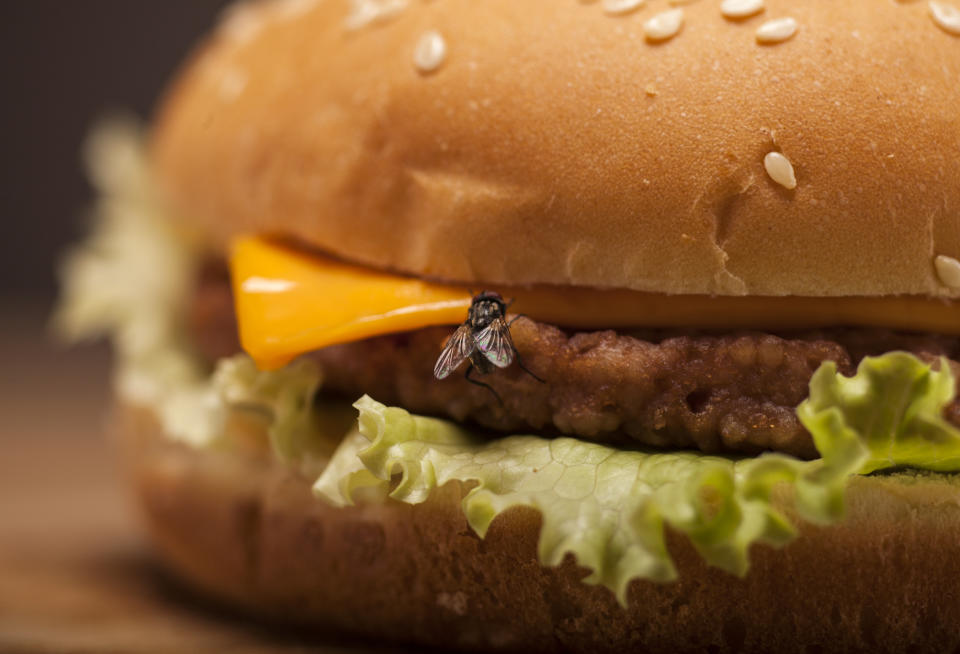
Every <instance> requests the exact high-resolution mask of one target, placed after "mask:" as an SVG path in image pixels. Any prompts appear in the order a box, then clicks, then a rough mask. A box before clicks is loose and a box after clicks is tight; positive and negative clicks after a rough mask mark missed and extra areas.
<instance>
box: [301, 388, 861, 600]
mask: <svg viewBox="0 0 960 654" xmlns="http://www.w3.org/2000/svg"><path fill="white" fill-rule="evenodd" d="M354 406H355V407H356V408H357V409H358V410H359V412H360V416H359V420H358V430H357V432H356V433H355V434H354V435H352V436H351V437H350V438H348V439H347V440H346V441H344V443H343V445H341V447H340V449H339V450H338V452H337V453H336V454H335V455H334V458H333V460H332V461H331V462H330V464H329V465H328V466H327V468H326V470H325V471H324V472H323V474H322V475H321V476H320V478H319V479H318V480H317V482H316V484H315V486H314V491H315V493H316V494H317V495H319V496H320V497H323V498H325V499H327V500H328V501H329V502H331V503H333V504H334V505H337V506H342V505H345V504H351V503H353V501H354V499H355V497H356V496H357V495H365V494H366V492H367V491H369V490H374V491H376V492H378V493H380V494H385V493H387V492H389V495H390V497H392V498H394V499H397V500H400V501H403V502H408V503H411V504H416V503H419V502H423V501H424V500H426V499H427V497H428V496H429V494H430V493H431V491H432V490H433V489H435V488H437V487H438V486H442V485H443V484H445V483H447V482H449V481H453V480H457V481H461V482H464V483H468V484H475V485H473V488H472V489H471V490H470V491H469V492H468V493H467V495H466V497H465V498H464V500H463V510H464V513H465V514H466V516H467V520H468V522H469V524H470V526H471V527H472V528H473V529H474V530H475V531H476V532H477V533H478V534H479V535H480V536H483V535H484V534H486V531H487V529H488V528H489V526H490V523H491V522H492V521H493V519H494V518H495V517H496V516H497V515H499V514H500V513H502V512H503V511H505V510H507V509H508V508H510V507H512V506H520V505H522V506H530V507H533V508H535V509H537V510H539V511H540V512H541V514H542V516H543V527H542V531H541V534H540V541H539V555H540V560H541V561H542V562H543V563H544V564H546V565H558V564H559V563H560V562H561V561H562V559H563V558H564V556H565V555H566V554H567V553H572V554H573V555H574V556H576V558H577V561H578V562H579V563H580V564H581V565H583V566H585V567H587V568H589V569H590V570H591V574H590V576H588V577H587V578H586V581H587V582H588V583H594V584H602V585H604V586H607V587H608V588H610V589H611V590H613V591H614V592H615V593H616V594H617V597H618V598H619V599H620V601H621V602H625V601H626V591H627V585H628V584H629V582H630V581H631V580H632V579H634V578H637V577H642V578H645V579H653V580H657V581H668V580H671V579H674V578H675V577H676V574H677V573H676V569H675V567H674V565H673V562H672V560H671V559H670V555H669V552H668V551H667V547H666V541H665V533H664V527H665V525H670V526H671V527H672V528H674V529H676V530H678V531H680V532H682V533H684V534H686V535H687V536H688V537H689V538H690V540H691V542H692V543H693V544H694V546H695V547H696V548H697V549H698V551H699V552H700V554H701V555H702V556H703V557H704V559H705V560H707V561H708V562H709V563H711V564H713V565H716V566H719V567H721V568H723V569H725V570H728V571H730V572H733V573H735V574H743V573H745V572H746V569H747V549H748V548H749V546H750V544H752V543H754V542H766V543H771V544H782V543H785V542H786V541H788V540H789V539H790V538H791V537H792V536H793V529H792V527H791V525H790V522H789V521H788V520H787V519H786V517H785V516H784V515H783V514H782V513H780V512H779V510H778V509H777V508H775V506H774V503H773V501H772V499H771V498H772V495H773V485H774V484H776V483H778V482H779V481H781V480H783V479H785V478H796V477H798V476H802V475H804V474H805V471H806V470H808V469H810V470H813V469H815V468H816V465H815V464H811V463H807V462H801V461H797V460H794V459H790V458H788V457H783V456H779V455H769V456H765V457H760V458H758V459H752V460H742V461H733V460H731V459H727V458H722V457H711V456H703V455H699V454H694V453H675V454H662V453H650V452H641V451H625V450H620V449H615V448H611V447H606V446H604V445H598V444H595V443H586V442H583V441H579V440H576V439H573V438H558V439H545V438H539V437H535V436H511V437H507V438H501V439H498V440H495V441H484V440H482V439H479V438H477V437H476V436H475V435H473V434H471V433H470V432H469V431H466V430H464V429H462V428H460V427H458V426H457V425H455V424H453V423H451V422H448V421H445V420H439V419H436V418H425V417H421V416H414V415H411V414H410V413H408V412H407V411H404V410H403V409H399V408H395V407H386V406H384V405H382V404H380V403H378V402H376V401H374V400H372V399H371V398H369V397H366V396H365V397H363V398H361V399H360V400H359V401H357V403H356V404H355V405H354ZM395 474H399V475H400V478H399V481H398V482H396V484H395V486H393V487H392V489H391V480H393V478H394V475H395ZM833 490H834V492H835V493H837V494H838V495H839V494H842V490H843V487H842V485H837V486H835V487H834V488H833ZM838 501H839V498H833V501H832V502H830V503H828V505H830V506H832V505H835V504H836V503H837V502H838ZM818 506H819V507H822V506H823V505H822V504H820V505H818V504H817V503H811V504H810V505H809V506H808V507H806V508H807V509H809V511H810V512H811V513H812V514H815V515H816V516H817V517H818V518H821V519H823V520H828V519H830V518H831V516H830V515H829V514H828V513H825V512H822V511H821V510H820V509H819V508H817V507H818Z"/></svg>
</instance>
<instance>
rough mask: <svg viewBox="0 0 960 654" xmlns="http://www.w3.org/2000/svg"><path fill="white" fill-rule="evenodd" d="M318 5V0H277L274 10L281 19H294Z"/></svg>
mask: <svg viewBox="0 0 960 654" xmlns="http://www.w3.org/2000/svg"><path fill="white" fill-rule="evenodd" d="M316 5H317V0H276V3H275V5H274V8H273V9H274V12H275V13H276V16H277V18H279V19H280V20H293V19H294V18H298V17H300V16H302V15H303V14H306V13H307V12H309V11H310V10H311V9H313V8H314V7H315V6H316Z"/></svg>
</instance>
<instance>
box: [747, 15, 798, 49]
mask: <svg viewBox="0 0 960 654" xmlns="http://www.w3.org/2000/svg"><path fill="white" fill-rule="evenodd" d="M796 33H797V21H796V19H793V18H789V17H788V18H775V19H774V20H768V21H767V22H766V23H764V24H763V25H761V26H760V27H758V28H757V43H781V42H783V41H786V40H787V39H789V38H790V37H791V36H793V35H794V34H796Z"/></svg>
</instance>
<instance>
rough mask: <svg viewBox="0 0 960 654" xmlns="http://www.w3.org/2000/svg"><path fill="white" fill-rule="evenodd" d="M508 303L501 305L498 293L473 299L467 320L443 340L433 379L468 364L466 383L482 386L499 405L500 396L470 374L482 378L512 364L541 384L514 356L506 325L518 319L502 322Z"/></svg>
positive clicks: (515, 354) (443, 377)
mask: <svg viewBox="0 0 960 654" xmlns="http://www.w3.org/2000/svg"><path fill="white" fill-rule="evenodd" d="M508 306H509V304H508V303H506V302H504V301H503V298H502V297H501V296H500V294H499V293H495V292H494V291H483V292H481V293H480V294H479V295H475V296H474V297H473V301H472V302H471V303H470V311H469V312H468V314H467V320H466V322H464V323H463V324H462V325H460V327H458V328H457V331H455V332H454V333H453V335H452V336H451V337H450V338H449V339H448V340H447V343H446V345H444V347H443V351H442V352H441V353H440V357H439V358H438V359H437V363H436V365H435V366H434V367H433V374H434V376H435V377H436V378H437V379H445V378H446V377H447V376H449V375H450V373H451V372H453V371H454V370H456V369H457V368H458V367H459V366H460V364H461V363H463V362H464V361H466V360H468V359H469V361H470V365H469V366H467V372H466V375H465V377H466V379H467V381H468V382H470V383H471V384H476V385H477V386H483V387H484V388H486V389H487V390H488V391H490V392H491V393H493V396H494V397H495V398H497V402H499V403H500V404H503V400H501V399H500V395H498V394H497V392H496V391H495V390H493V387H492V386H490V384H485V383H484V382H482V381H480V380H478V379H474V378H473V377H471V376H470V374H471V373H472V372H473V371H474V370H476V371H477V372H478V373H479V374H481V375H485V374H487V373H489V372H492V371H493V370H494V369H495V368H506V367H507V366H509V365H510V364H511V363H513V362H514V360H516V362H517V365H519V366H520V368H521V369H522V370H523V371H524V372H526V373H527V374H529V375H530V376H531V377H533V378H534V379H536V380H537V381H539V382H541V383H543V380H542V379H540V378H539V377H537V376H536V375H535V374H533V373H532V372H531V371H530V370H528V369H527V367H526V366H524V365H523V362H522V361H521V360H520V357H519V355H518V354H517V348H516V347H515V346H514V344H513V339H512V338H511V337H510V325H512V324H513V322H514V321H515V320H517V319H518V318H521V317H522V316H517V317H516V318H514V319H513V320H511V321H510V322H509V323H508V322H507V319H506V312H507V307H508Z"/></svg>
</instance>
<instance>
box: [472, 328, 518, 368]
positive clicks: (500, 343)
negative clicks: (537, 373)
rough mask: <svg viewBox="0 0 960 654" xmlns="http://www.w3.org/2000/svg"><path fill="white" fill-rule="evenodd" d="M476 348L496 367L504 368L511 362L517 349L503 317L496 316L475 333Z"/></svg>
mask: <svg viewBox="0 0 960 654" xmlns="http://www.w3.org/2000/svg"><path fill="white" fill-rule="evenodd" d="M475 340H476V343H477V349H478V350H480V353H481V354H483V356H485V357H487V359H489V361H490V363H492V364H493V365H495V366H497V367H498V368H506V367H507V366H509V365H510V364H511V363H513V357H514V355H515V354H516V352H517V349H516V348H515V347H514V346H513V339H512V338H510V327H509V326H508V325H507V321H506V320H504V319H503V318H497V319H496V320H494V321H493V322H491V323H490V324H489V325H487V326H486V327H484V328H483V329H482V330H480V331H479V332H478V333H477V336H476V338H475Z"/></svg>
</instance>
